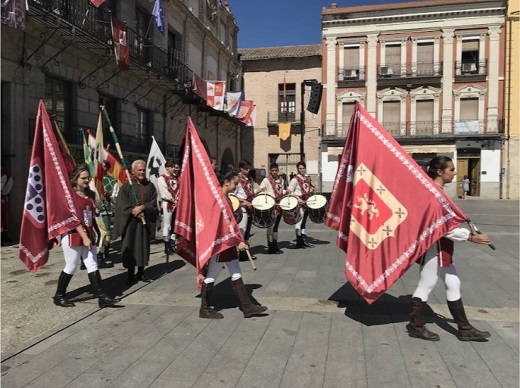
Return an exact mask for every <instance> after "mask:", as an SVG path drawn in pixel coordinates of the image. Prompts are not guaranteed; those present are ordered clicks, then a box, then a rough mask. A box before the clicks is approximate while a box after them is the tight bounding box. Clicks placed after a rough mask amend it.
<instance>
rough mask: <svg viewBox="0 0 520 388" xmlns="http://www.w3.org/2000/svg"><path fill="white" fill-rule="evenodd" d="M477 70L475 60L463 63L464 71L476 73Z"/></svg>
mask: <svg viewBox="0 0 520 388" xmlns="http://www.w3.org/2000/svg"><path fill="white" fill-rule="evenodd" d="M476 71H477V64H476V63H475V62H468V63H463V64H462V72H463V73H474V72H476Z"/></svg>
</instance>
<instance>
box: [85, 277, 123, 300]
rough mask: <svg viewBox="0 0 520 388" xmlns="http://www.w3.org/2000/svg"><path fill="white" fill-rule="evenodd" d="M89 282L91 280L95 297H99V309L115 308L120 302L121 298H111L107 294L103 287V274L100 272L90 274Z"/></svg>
mask: <svg viewBox="0 0 520 388" xmlns="http://www.w3.org/2000/svg"><path fill="white" fill-rule="evenodd" d="M88 280H90V284H92V285H93V286H94V292H95V295H96V296H97V297H98V304H99V308H103V307H107V306H113V305H115V304H116V303H118V302H119V298H111V297H109V296H108V295H107V294H106V292H105V290H104V289H103V286H102V285H101V274H100V273H99V270H97V271H94V272H90V273H89V274H88Z"/></svg>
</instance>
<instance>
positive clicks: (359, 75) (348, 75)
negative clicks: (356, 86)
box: [338, 67, 365, 81]
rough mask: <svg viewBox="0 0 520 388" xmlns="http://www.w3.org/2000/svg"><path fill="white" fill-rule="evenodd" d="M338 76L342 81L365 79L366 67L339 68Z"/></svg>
mask: <svg viewBox="0 0 520 388" xmlns="http://www.w3.org/2000/svg"><path fill="white" fill-rule="evenodd" d="M338 77H339V80H340V81H360V80H364V79H365V68H364V67H361V68H355V69H351V68H344V69H343V68H339V69H338Z"/></svg>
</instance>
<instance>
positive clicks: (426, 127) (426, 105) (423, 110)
mask: <svg viewBox="0 0 520 388" xmlns="http://www.w3.org/2000/svg"><path fill="white" fill-rule="evenodd" d="M415 120H416V121H415V128H416V130H417V132H418V133H430V134H431V133H433V100H425V101H417V103H416V108H415Z"/></svg>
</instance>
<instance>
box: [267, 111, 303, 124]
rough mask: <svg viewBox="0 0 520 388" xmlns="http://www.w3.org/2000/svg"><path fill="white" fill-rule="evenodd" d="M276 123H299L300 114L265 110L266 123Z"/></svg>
mask: <svg viewBox="0 0 520 388" xmlns="http://www.w3.org/2000/svg"><path fill="white" fill-rule="evenodd" d="M278 123H291V124H293V125H299V124H300V114H299V113H296V112H278V111H276V112H267V125H278Z"/></svg>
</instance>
